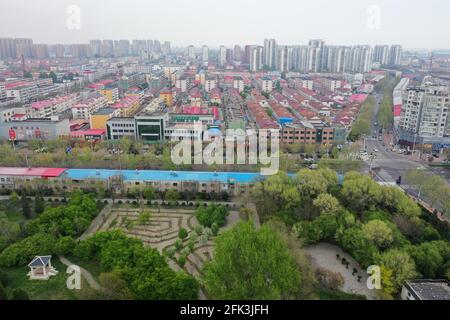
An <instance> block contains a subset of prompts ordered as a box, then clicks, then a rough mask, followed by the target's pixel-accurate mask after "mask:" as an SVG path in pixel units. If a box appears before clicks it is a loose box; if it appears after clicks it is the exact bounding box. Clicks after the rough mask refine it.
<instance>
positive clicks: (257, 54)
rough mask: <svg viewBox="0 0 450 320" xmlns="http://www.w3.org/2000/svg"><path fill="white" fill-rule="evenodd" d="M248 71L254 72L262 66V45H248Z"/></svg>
mask: <svg viewBox="0 0 450 320" xmlns="http://www.w3.org/2000/svg"><path fill="white" fill-rule="evenodd" d="M249 51H250V57H249V58H250V71H252V72H256V71H259V70H261V69H262V68H263V47H260V46H250V48H249Z"/></svg>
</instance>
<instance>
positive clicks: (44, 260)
mask: <svg viewBox="0 0 450 320" xmlns="http://www.w3.org/2000/svg"><path fill="white" fill-rule="evenodd" d="M51 258H52V256H36V257H34V259H33V261H31V262H30V263H29V264H28V266H29V267H43V266H46V265H47V264H48V262H49V261H50V259H51Z"/></svg>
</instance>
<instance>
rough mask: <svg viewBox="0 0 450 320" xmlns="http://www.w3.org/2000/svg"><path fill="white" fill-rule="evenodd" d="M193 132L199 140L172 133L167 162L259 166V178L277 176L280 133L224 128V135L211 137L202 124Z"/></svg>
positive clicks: (268, 130)
mask: <svg viewBox="0 0 450 320" xmlns="http://www.w3.org/2000/svg"><path fill="white" fill-rule="evenodd" d="M193 130H194V132H201V133H202V134H201V137H202V138H201V139H196V140H190V139H181V140H180V136H179V135H178V134H176V133H172V135H171V137H170V141H171V142H172V149H171V159H172V162H173V163H174V164H176V165H192V164H198V165H201V164H206V165H223V164H227V165H246V164H250V165H258V164H260V165H262V166H264V167H261V174H262V175H274V174H277V173H278V171H279V168H280V145H279V143H280V133H279V131H278V130H275V129H260V130H253V129H251V130H246V131H244V130H242V129H236V130H234V129H227V130H226V133H225V135H211V134H210V132H209V131H208V130H204V129H203V126H202V124H200V123H199V124H195V125H194V128H193Z"/></svg>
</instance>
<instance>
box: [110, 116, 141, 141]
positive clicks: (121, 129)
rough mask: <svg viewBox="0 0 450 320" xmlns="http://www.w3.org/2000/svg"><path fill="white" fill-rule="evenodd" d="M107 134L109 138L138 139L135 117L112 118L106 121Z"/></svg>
mask: <svg viewBox="0 0 450 320" xmlns="http://www.w3.org/2000/svg"><path fill="white" fill-rule="evenodd" d="M106 136H107V138H108V139H109V140H119V139H122V138H125V137H126V138H130V139H136V122H135V119H134V118H111V119H109V120H108V121H107V122H106Z"/></svg>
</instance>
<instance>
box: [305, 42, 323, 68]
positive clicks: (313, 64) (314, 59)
mask: <svg viewBox="0 0 450 320" xmlns="http://www.w3.org/2000/svg"><path fill="white" fill-rule="evenodd" d="M324 46H325V42H324V41H323V40H310V41H309V44H308V47H309V49H308V71H309V72H320V71H321V70H322V64H323V54H324Z"/></svg>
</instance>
